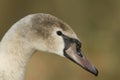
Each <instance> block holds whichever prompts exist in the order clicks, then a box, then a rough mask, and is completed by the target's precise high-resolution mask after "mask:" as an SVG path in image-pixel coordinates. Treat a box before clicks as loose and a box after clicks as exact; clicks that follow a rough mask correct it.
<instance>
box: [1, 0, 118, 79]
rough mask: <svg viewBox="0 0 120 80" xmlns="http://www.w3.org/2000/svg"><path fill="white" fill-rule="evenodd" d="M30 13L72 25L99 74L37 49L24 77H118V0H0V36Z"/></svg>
mask: <svg viewBox="0 0 120 80" xmlns="http://www.w3.org/2000/svg"><path fill="white" fill-rule="evenodd" d="M33 13H49V14H52V15H54V16H57V17H59V18H60V19H62V20H63V21H65V22H66V23H68V24H69V25H71V27H72V28H73V29H74V31H75V32H76V34H77V35H78V37H79V38H80V39H81V41H82V43H83V47H82V49H83V51H84V53H85V54H86V56H87V57H88V58H89V60H90V61H91V62H92V63H93V64H94V65H95V66H96V67H97V68H98V70H99V75H98V77H95V76H93V75H92V74H90V73H88V72H87V71H85V70H83V69H82V68H80V67H79V66H78V65H76V64H74V63H73V62H71V61H69V60H67V59H64V58H62V57H59V56H57V55H54V54H44V53H43V52H37V53H36V54H34V55H33V57H32V58H31V60H30V63H29V64H28V66H27V71H26V76H25V80H119V79H120V59H119V58H120V0H0V39H1V38H2V37H3V35H4V34H5V32H6V31H7V30H8V29H9V28H10V27H11V26H12V25H13V24H14V23H15V22H16V21H18V20H19V19H21V18H22V17H24V16H26V15H28V14H33Z"/></svg>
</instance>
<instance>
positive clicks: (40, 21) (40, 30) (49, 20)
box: [31, 14, 76, 38]
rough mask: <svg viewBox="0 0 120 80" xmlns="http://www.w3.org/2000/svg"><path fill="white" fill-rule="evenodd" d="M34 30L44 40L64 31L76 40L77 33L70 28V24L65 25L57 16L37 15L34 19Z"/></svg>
mask: <svg viewBox="0 0 120 80" xmlns="http://www.w3.org/2000/svg"><path fill="white" fill-rule="evenodd" d="M31 21H32V28H34V29H35V30H36V32H37V34H38V35H41V37H43V38H47V37H49V36H50V35H51V34H52V33H53V32H56V31H58V30H60V31H62V32H63V33H64V34H65V35H68V36H69V37H73V38H76V35H75V33H74V32H73V30H72V29H71V28H70V27H69V25H68V24H66V23H64V22H63V21H61V20H60V19H58V18H56V17H55V16H52V15H49V14H36V15H34V16H33V17H32V20H31Z"/></svg>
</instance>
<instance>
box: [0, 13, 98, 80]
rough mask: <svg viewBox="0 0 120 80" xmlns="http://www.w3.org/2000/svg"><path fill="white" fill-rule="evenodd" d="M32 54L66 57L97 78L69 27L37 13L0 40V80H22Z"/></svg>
mask: <svg viewBox="0 0 120 80" xmlns="http://www.w3.org/2000/svg"><path fill="white" fill-rule="evenodd" d="M36 50H39V51H47V52H50V53H55V54H58V55H60V56H63V57H66V58H68V59H70V60H71V61H73V62H75V63H76V64H78V65H80V66H81V67H82V68H84V69H85V70H87V71H89V72H91V73H93V74H94V75H96V76H97V75H98V71H97V69H96V68H95V67H94V66H93V65H92V64H91V63H90V62H89V61H88V60H87V58H86V57H85V55H84V54H83V52H82V51H81V42H80V40H79V39H78V37H77V36H76V34H75V33H74V32H73V30H72V29H71V28H70V26H69V25H67V24H66V23H64V22H63V21H61V20H60V19H58V18H56V17H54V16H52V15H50V14H43V13H37V14H32V15H28V16H26V17H24V18H22V19H21V20H19V21H18V22H17V23H15V24H14V25H13V26H12V27H11V28H10V29H9V30H8V32H7V33H6V34H5V35H4V37H3V39H2V40H1V43H0V80H24V72H25V70H26V65H27V63H28V61H29V59H30V57H31V56H32V54H33V53H34V52H35V51H36Z"/></svg>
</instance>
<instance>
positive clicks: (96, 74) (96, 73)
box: [93, 68, 99, 76]
mask: <svg viewBox="0 0 120 80" xmlns="http://www.w3.org/2000/svg"><path fill="white" fill-rule="evenodd" d="M95 70H96V72H95V73H93V74H94V75H95V76H98V73H99V72H98V70H97V68H95Z"/></svg>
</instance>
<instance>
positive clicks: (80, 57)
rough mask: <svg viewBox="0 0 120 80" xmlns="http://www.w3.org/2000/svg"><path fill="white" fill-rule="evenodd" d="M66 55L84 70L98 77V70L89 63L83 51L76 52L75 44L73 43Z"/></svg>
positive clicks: (65, 52)
mask: <svg viewBox="0 0 120 80" xmlns="http://www.w3.org/2000/svg"><path fill="white" fill-rule="evenodd" d="M64 55H65V56H66V57H67V58H69V59H70V60H72V61H73V62H75V63H76V64H78V65H79V66H81V67H82V68H83V69H85V70H87V71H89V72H90V73H92V74H94V75H95V76H97V75H98V70H97V69H96V68H95V67H94V65H92V64H91V63H90V62H89V61H88V59H87V58H86V57H85V55H84V54H83V52H82V51H81V50H80V51H79V52H78V51H77V50H76V44H75V43H72V44H71V45H70V46H69V48H68V49H66V50H64Z"/></svg>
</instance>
